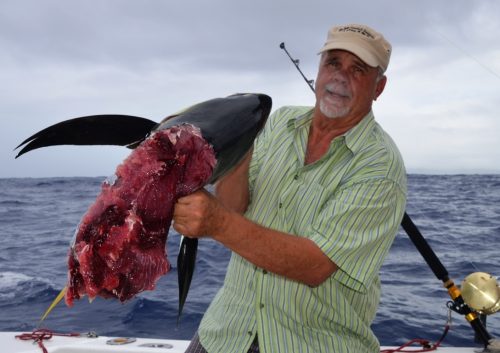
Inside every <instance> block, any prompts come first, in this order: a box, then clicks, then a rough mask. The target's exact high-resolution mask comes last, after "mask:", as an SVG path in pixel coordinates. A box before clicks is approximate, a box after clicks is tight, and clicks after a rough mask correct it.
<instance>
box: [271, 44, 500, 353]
mask: <svg viewBox="0 0 500 353" xmlns="http://www.w3.org/2000/svg"><path fill="white" fill-rule="evenodd" d="M280 48H281V49H283V50H284V51H285V53H286V54H287V55H288V57H289V58H290V60H291V61H292V63H293V64H294V65H295V67H296V68H297V70H298V71H299V72H300V74H301V75H302V77H303V78H304V80H305V81H306V83H307V84H308V86H309V87H310V88H311V90H312V91H313V92H315V90H314V87H313V85H312V83H313V82H314V81H313V80H308V79H307V78H306V76H305V75H304V74H303V73H302V70H300V67H299V60H296V59H293V58H292V56H291V55H290V53H288V51H287V50H286V48H285V43H284V42H282V43H281V44H280ZM401 226H402V228H403V229H404V231H405V232H406V234H407V235H408V237H409V238H410V239H411V241H412V242H413V244H414V245H415V247H416V248H417V250H418V251H419V253H420V255H422V257H423V258H424V260H425V262H426V263H427V265H428V266H429V267H430V268H431V270H432V272H433V273H434V275H435V276H436V277H437V278H438V279H439V280H441V281H442V282H443V286H444V287H445V288H446V289H447V290H448V294H449V295H450V297H451V299H452V301H451V302H449V303H448V308H449V309H450V310H453V311H455V312H457V313H458V314H461V315H464V316H465V319H466V320H467V321H468V322H469V324H470V325H471V327H472V329H473V330H474V332H475V334H476V338H477V339H478V340H479V341H481V343H483V345H484V347H485V348H486V349H487V350H488V351H489V352H500V341H498V340H496V339H494V338H493V337H492V336H491V335H490V334H489V333H488V330H487V329H486V327H485V326H484V325H483V322H482V321H481V320H480V318H479V316H478V314H477V312H475V311H474V310H472V309H471V308H470V307H469V305H467V303H466V302H465V301H464V299H463V297H462V293H461V291H460V289H459V288H458V287H457V286H456V285H455V283H454V282H453V280H451V279H450V277H449V275H448V271H447V270H446V268H445V267H444V265H443V264H442V263H441V261H440V260H439V258H438V257H437V255H436V253H435V252H434V250H432V248H431V246H430V245H429V243H428V242H427V240H425V238H424V236H423V235H422V233H420V231H419V229H418V228H417V226H416V225H415V223H413V221H412V219H411V218H410V216H409V215H408V213H406V211H405V213H404V216H403V219H402V220H401Z"/></svg>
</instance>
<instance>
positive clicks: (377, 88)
mask: <svg viewBox="0 0 500 353" xmlns="http://www.w3.org/2000/svg"><path fill="white" fill-rule="evenodd" d="M386 83H387V76H385V75H384V76H382V77H381V78H380V79H379V80H378V81H377V86H375V97H374V98H373V100H374V101H376V100H377V98H378V97H379V96H380V95H381V94H382V92H383V91H384V88H385V84H386Z"/></svg>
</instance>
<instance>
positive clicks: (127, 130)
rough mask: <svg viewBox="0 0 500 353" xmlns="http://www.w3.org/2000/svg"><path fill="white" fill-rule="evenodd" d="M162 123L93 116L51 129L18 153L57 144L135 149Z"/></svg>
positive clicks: (127, 117) (64, 122) (19, 154)
mask: <svg viewBox="0 0 500 353" xmlns="http://www.w3.org/2000/svg"><path fill="white" fill-rule="evenodd" d="M157 125H158V124H157V123H156V122H154V121H151V120H149V119H145V118H140V117H137V116H131V115H91V116H84V117H80V118H75V119H70V120H66V121H63V122H60V123H58V124H55V125H52V126H49V127H48V128H46V129H43V130H41V131H39V132H37V133H36V134H34V135H32V136H30V137H28V138H27V139H26V140H24V141H23V142H21V143H20V144H19V146H17V147H16V149H17V148H19V147H21V146H23V145H25V146H24V147H23V148H22V149H21V150H20V151H19V153H18V154H17V156H16V158H17V157H19V156H21V155H22V154H24V153H26V152H28V151H31V150H34V149H37V148H40V147H46V146H55V145H118V146H128V147H131V148H133V147H135V146H137V144H139V143H140V142H141V141H142V140H144V138H145V137H146V136H147V135H148V133H149V132H150V131H151V130H153V129H154V128H155V127H156V126H157Z"/></svg>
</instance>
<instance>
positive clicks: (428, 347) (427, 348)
mask: <svg viewBox="0 0 500 353" xmlns="http://www.w3.org/2000/svg"><path fill="white" fill-rule="evenodd" d="M449 329H450V325H449V324H446V326H445V327H444V332H443V334H442V335H441V337H440V338H439V340H438V341H437V342H436V343H434V344H432V343H430V342H429V341H427V340H423V339H418V338H416V339H413V340H411V341H408V342H406V343H405V344H403V345H402V346H400V347H398V348H394V349H384V350H382V351H380V353H395V352H412V353H416V352H431V351H435V350H436V349H438V347H439V346H440V345H441V342H443V339H444V338H445V336H446V334H447V333H448V330H449ZM413 344H420V345H421V346H422V348H421V349H409V350H407V349H405V348H407V347H409V346H411V345H413Z"/></svg>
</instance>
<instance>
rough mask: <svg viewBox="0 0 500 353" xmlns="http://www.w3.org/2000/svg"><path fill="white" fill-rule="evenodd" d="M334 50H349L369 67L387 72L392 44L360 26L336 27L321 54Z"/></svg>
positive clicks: (368, 28) (329, 33)
mask: <svg viewBox="0 0 500 353" xmlns="http://www.w3.org/2000/svg"><path fill="white" fill-rule="evenodd" d="M332 49H342V50H347V51H349V52H351V53H353V54H355V55H356V56H357V57H359V58H360V59H361V60H363V61H364V62H365V63H366V64H367V65H369V66H372V67H380V68H381V69H382V71H383V72H385V70H387V66H388V65H389V59H390V58H391V50H392V46H391V44H390V43H389V42H388V41H387V40H386V39H385V38H384V36H383V35H382V34H380V33H378V32H377V31H375V30H374V29H372V28H370V27H368V26H366V25H360V24H348V25H342V26H335V27H333V28H331V29H330V30H329V31H328V36H327V38H326V42H325V45H324V46H323V48H321V50H320V53H323V52H325V51H328V50H332Z"/></svg>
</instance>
